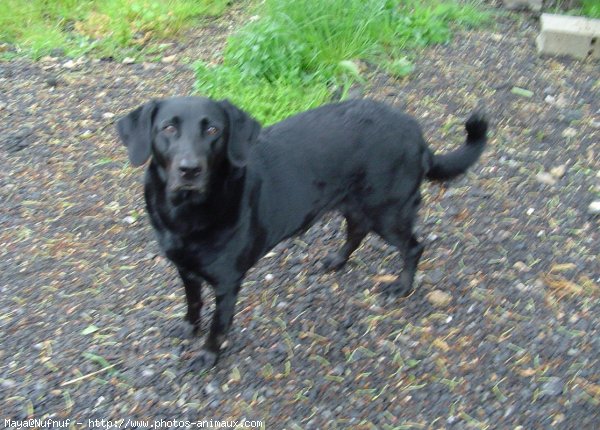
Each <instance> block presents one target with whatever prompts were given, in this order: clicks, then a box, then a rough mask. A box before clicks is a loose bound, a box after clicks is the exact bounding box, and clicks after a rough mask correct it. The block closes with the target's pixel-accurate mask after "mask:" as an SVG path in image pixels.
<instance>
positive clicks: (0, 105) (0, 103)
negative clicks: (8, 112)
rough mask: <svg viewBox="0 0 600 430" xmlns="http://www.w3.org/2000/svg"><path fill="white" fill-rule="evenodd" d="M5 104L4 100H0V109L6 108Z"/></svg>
mask: <svg viewBox="0 0 600 430" xmlns="http://www.w3.org/2000/svg"><path fill="white" fill-rule="evenodd" d="M6 106H7V104H6V103H4V102H0V110H4V109H6Z"/></svg>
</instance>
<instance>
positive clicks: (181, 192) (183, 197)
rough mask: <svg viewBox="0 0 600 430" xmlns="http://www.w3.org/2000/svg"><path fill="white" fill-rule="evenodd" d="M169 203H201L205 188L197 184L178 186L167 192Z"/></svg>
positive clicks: (204, 197)
mask: <svg viewBox="0 0 600 430" xmlns="http://www.w3.org/2000/svg"><path fill="white" fill-rule="evenodd" d="M168 194H169V199H170V200H171V203H173V204H175V205H179V204H182V203H202V202H203V201H204V200H205V199H206V187H204V186H201V185H197V184H179V185H177V186H175V187H170V188H169V190H168Z"/></svg>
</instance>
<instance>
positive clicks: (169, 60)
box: [161, 55, 177, 63]
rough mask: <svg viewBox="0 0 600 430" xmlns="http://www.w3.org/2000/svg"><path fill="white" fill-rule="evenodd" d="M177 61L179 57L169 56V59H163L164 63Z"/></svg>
mask: <svg viewBox="0 0 600 430" xmlns="http://www.w3.org/2000/svg"><path fill="white" fill-rule="evenodd" d="M176 59H177V55H169V56H167V57H163V58H162V60H161V61H162V62H163V63H172V62H173V61H175V60H176Z"/></svg>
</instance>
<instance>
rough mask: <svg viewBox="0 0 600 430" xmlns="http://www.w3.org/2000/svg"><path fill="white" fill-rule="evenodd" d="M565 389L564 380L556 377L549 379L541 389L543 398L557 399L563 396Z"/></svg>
mask: <svg viewBox="0 0 600 430" xmlns="http://www.w3.org/2000/svg"><path fill="white" fill-rule="evenodd" d="M564 387H565V384H564V383H563V381H562V379H560V378H559V377H556V376H552V377H550V378H548V380H547V381H546V382H544V384H543V385H542V387H541V392H540V394H541V395H542V396H552V397H555V396H558V395H560V394H562V392H563V390H564Z"/></svg>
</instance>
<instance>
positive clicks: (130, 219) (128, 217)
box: [123, 215, 135, 225]
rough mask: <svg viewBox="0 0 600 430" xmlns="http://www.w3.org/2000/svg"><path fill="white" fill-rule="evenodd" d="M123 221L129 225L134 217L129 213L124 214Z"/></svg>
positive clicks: (133, 220)
mask: <svg viewBox="0 0 600 430" xmlns="http://www.w3.org/2000/svg"><path fill="white" fill-rule="evenodd" d="M123 222H124V223H125V224H129V225H131V224H133V223H134V222H135V218H134V217H132V216H131V215H129V216H126V217H125V218H123Z"/></svg>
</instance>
